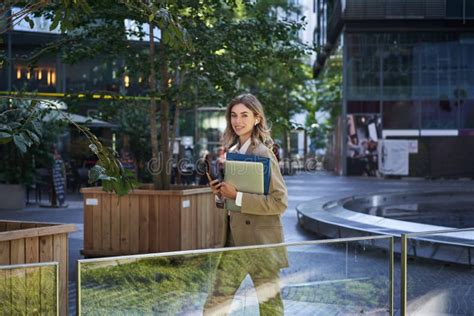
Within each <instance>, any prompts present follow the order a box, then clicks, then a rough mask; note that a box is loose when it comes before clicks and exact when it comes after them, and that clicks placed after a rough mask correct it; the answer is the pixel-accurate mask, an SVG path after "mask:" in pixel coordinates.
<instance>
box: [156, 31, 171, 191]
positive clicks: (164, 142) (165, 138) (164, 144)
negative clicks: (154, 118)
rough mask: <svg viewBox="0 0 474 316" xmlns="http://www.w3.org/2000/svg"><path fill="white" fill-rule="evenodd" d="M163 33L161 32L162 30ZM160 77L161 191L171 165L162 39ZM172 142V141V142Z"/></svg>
mask: <svg viewBox="0 0 474 316" xmlns="http://www.w3.org/2000/svg"><path fill="white" fill-rule="evenodd" d="M162 32H163V30H162ZM159 54H160V76H161V95H162V98H161V111H160V114H161V115H160V118H161V149H162V151H163V168H162V169H161V170H160V173H161V189H162V190H168V189H169V187H170V175H171V170H170V169H169V168H172V163H171V160H170V144H169V141H170V138H169V134H168V133H169V127H170V124H169V103H168V80H169V76H168V58H167V57H168V56H167V53H166V45H165V43H164V42H163V39H161V40H160V46H159ZM172 141H174V139H173V140H172Z"/></svg>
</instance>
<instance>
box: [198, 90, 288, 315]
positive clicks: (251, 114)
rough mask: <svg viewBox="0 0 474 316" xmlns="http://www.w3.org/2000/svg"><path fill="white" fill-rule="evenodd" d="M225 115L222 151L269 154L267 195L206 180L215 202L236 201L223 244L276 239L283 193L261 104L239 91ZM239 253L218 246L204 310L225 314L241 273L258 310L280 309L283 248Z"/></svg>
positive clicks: (285, 200)
mask: <svg viewBox="0 0 474 316" xmlns="http://www.w3.org/2000/svg"><path fill="white" fill-rule="evenodd" d="M226 120H227V128H226V130H225V132H224V146H225V148H226V149H227V151H229V152H239V153H242V154H249V155H256V156H262V157H267V158H270V174H271V178H270V187H269V191H268V195H263V194H253V193H246V192H238V191H237V189H236V188H235V187H234V186H233V185H232V184H230V183H226V182H219V181H218V180H214V181H211V182H210V185H211V188H212V191H213V192H214V194H216V202H221V200H222V199H232V200H235V203H236V205H237V206H240V211H239V212H234V211H232V212H231V211H227V212H228V214H229V216H228V224H227V239H226V247H232V246H247V245H259V244H274V243H281V242H283V227H282V224H281V220H280V216H281V214H282V213H283V212H284V211H285V210H286V208H287V206H288V194H287V190H286V186H285V182H284V180H283V177H282V175H281V173H280V168H279V165H278V162H277V159H276V157H275V155H274V154H273V151H272V146H273V141H272V139H271V137H270V130H269V128H268V126H267V121H266V119H265V114H264V112H263V107H262V105H261V104H260V102H259V101H258V99H257V98H256V97H255V96H253V95H252V94H242V95H239V96H238V97H236V98H235V99H233V100H232V101H231V102H230V103H229V105H228V106H227V112H226ZM219 204H220V203H219ZM250 252H251V254H250ZM244 253H245V254H246V255H237V254H236V253H232V252H224V254H223V256H222V258H221V261H220V262H219V266H218V272H217V281H216V282H215V288H214V290H213V293H212V294H211V295H210V296H209V298H208V300H207V302H206V305H205V310H204V312H205V314H219V315H222V314H226V313H227V312H228V308H229V307H230V303H231V302H232V297H233V294H235V292H236V291H237V289H238V288H239V286H240V284H241V282H242V280H243V279H244V278H245V276H246V275H247V273H248V274H250V276H251V277H252V280H253V283H254V286H255V289H256V291H257V296H258V299H259V302H260V305H259V308H260V314H261V315H265V314H267V315H278V314H283V303H282V301H281V298H280V291H279V289H280V286H279V269H281V268H283V267H286V266H287V256H286V251H284V250H283V249H282V248H266V249H258V250H253V251H245V252H244ZM236 262H238V264H236ZM223 279H225V280H223ZM220 284H225V286H219V285H220Z"/></svg>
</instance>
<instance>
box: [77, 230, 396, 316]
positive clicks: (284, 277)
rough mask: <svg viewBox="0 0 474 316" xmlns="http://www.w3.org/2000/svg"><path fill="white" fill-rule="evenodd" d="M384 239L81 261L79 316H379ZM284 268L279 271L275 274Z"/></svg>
mask: <svg viewBox="0 0 474 316" xmlns="http://www.w3.org/2000/svg"><path fill="white" fill-rule="evenodd" d="M390 241H391V239H390V238H383V239H377V240H376V243H374V241H373V240H369V241H367V240H366V241H359V242H353V241H351V242H340V243H331V244H318V243H310V244H304V245H289V246H280V247H271V248H268V247H256V248H250V249H249V248H244V249H241V248H239V249H234V250H226V251H218V252H198V253H194V254H185V255H174V256H153V255H147V256H132V257H127V258H122V259H120V258H119V259H110V260H107V259H105V260H104V259H101V260H82V261H80V264H79V273H80V288H79V291H80V294H79V297H80V301H79V304H80V311H81V314H82V315H96V314H103V315H117V314H121V315H122V314H133V315H139V314H154V315H202V314H204V315H225V314H230V315H258V314H260V315H282V314H285V315H295V314H305V315H306V314H307V315H314V314H317V313H323V312H324V314H325V315H334V314H344V315H348V314H360V313H364V314H365V313H376V314H377V315H387V314H389V310H390V298H391V282H390V281H391V277H390V276H391V274H390V270H391V265H390V251H384V250H381V248H385V249H389V246H390ZM282 267H284V268H283V269H280V268H282Z"/></svg>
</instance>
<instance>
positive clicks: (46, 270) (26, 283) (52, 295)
mask: <svg viewBox="0 0 474 316" xmlns="http://www.w3.org/2000/svg"><path fill="white" fill-rule="evenodd" d="M0 315H59V313H58V263H56V262H48V263H37V264H21V265H10V266H0Z"/></svg>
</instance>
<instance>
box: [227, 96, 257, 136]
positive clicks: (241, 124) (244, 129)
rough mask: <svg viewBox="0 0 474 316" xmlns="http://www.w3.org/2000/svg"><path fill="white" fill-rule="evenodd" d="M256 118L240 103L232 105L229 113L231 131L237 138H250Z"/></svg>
mask: <svg viewBox="0 0 474 316" xmlns="http://www.w3.org/2000/svg"><path fill="white" fill-rule="evenodd" d="M257 122H258V118H257V117H256V116H255V115H254V114H253V112H252V111H251V110H250V109H249V108H248V107H246V106H245V105H244V104H242V103H238V104H236V105H234V106H233V107H232V109H231V112H230V123H231V125H232V129H233V130H234V132H235V133H236V134H237V135H238V136H239V137H242V136H250V135H251V134H252V130H253V127H254V126H255V124H256V123H257Z"/></svg>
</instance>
